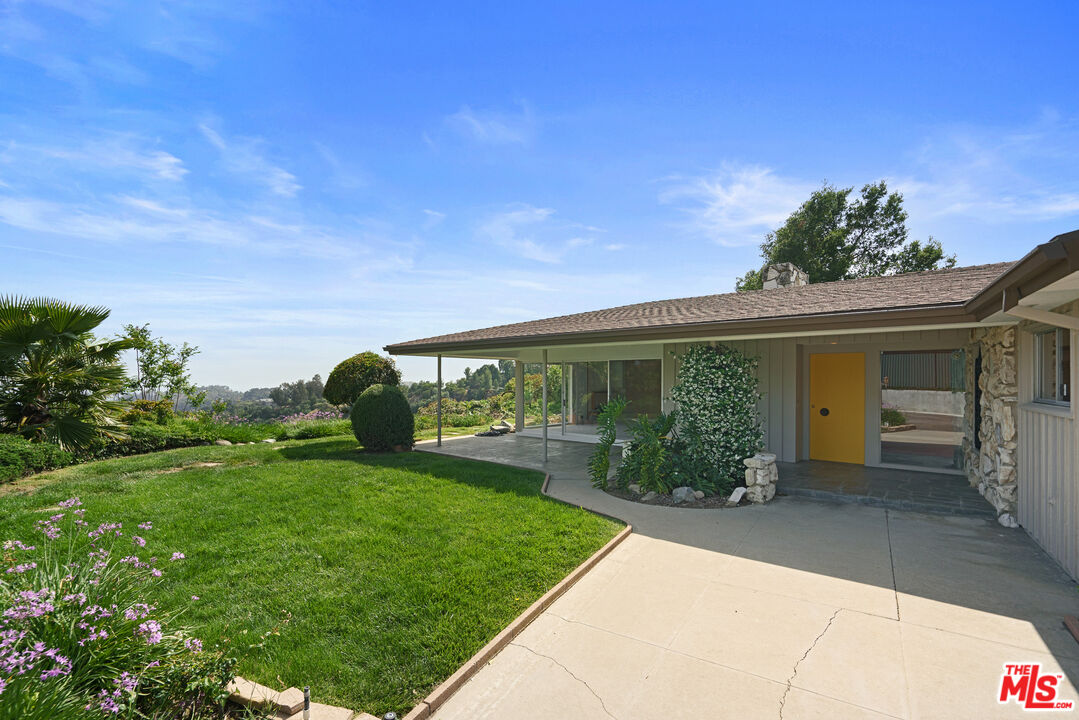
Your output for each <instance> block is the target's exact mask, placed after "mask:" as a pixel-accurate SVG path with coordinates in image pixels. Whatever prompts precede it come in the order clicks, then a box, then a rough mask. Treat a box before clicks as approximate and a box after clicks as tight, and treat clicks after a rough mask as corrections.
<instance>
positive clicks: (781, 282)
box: [764, 263, 809, 290]
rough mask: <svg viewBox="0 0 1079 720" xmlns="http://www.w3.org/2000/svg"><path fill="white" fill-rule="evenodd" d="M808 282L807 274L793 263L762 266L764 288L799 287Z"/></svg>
mask: <svg viewBox="0 0 1079 720" xmlns="http://www.w3.org/2000/svg"><path fill="white" fill-rule="evenodd" d="M808 284H809V275H807V274H806V272H805V270H803V269H801V268H800V267H798V266H797V265H795V264H793V263H776V264H775V265H769V266H768V267H766V268H764V289H765V290H774V289H775V288H781V287H801V286H802V285H808Z"/></svg>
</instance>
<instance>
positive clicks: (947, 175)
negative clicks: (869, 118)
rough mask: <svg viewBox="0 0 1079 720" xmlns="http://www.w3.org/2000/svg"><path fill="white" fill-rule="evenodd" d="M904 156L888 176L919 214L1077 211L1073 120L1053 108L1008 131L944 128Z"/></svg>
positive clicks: (1003, 215) (1006, 217)
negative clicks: (904, 163)
mask: <svg viewBox="0 0 1079 720" xmlns="http://www.w3.org/2000/svg"><path fill="white" fill-rule="evenodd" d="M912 156H913V163H912V167H911V168H910V169H909V170H907V171H906V172H899V173H895V175H894V176H893V177H892V178H891V184H893V185H895V186H896V187H897V188H899V189H901V190H902V191H903V193H904V196H905V197H906V199H907V201H908V205H909V206H910V207H911V208H912V209H913V210H914V211H917V212H919V213H921V214H924V215H925V216H927V217H942V216H964V217H972V218H977V219H979V220H982V221H986V222H1008V221H1032V220H1034V221H1036V220H1054V219H1059V218H1066V217H1073V216H1079V177H1077V176H1076V175H1075V173H1074V162H1075V158H1076V157H1077V156H1079V122H1076V121H1075V120H1066V119H1063V118H1061V117H1060V116H1058V115H1057V114H1056V113H1053V112H1045V113H1044V114H1043V115H1042V116H1041V117H1040V118H1038V119H1037V120H1036V121H1034V122H1033V123H1030V124H1028V125H1026V126H1022V127H1016V128H984V127H954V128H948V129H946V130H943V131H939V132H937V133H934V134H933V135H931V136H930V137H929V138H927V139H926V140H925V141H924V142H923V143H922V144H921V146H920V147H918V148H917V150H916V151H915V152H914V153H912ZM1047 178H1057V180H1054V181H1051V180H1048V179H1047ZM1061 178H1063V179H1062V180H1061Z"/></svg>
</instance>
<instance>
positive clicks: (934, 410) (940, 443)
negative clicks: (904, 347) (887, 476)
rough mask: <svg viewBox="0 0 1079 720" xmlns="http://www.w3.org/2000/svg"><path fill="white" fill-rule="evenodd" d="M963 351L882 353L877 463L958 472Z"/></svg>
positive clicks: (961, 453) (960, 453)
mask: <svg viewBox="0 0 1079 720" xmlns="http://www.w3.org/2000/svg"><path fill="white" fill-rule="evenodd" d="M965 367H966V361H965V359H964V354H963V351H962V350H933V351H919V352H905V351H896V352H885V353H881V413H880V459H881V462H884V463H889V464H894V465H913V466H916V467H926V468H937V469H941V470H944V469H953V470H959V469H962V467H963V452H962V445H963V408H964V405H965V402H964V394H963V378H964V369H965Z"/></svg>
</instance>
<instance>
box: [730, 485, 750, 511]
mask: <svg viewBox="0 0 1079 720" xmlns="http://www.w3.org/2000/svg"><path fill="white" fill-rule="evenodd" d="M745 494H746V489H745V488H744V487H736V488H735V489H734V492H732V493H731V496H730V497H729V498H727V507H734V506H735V505H737V504H738V503H740V502H741V501H742V497H743V496H744V495H745Z"/></svg>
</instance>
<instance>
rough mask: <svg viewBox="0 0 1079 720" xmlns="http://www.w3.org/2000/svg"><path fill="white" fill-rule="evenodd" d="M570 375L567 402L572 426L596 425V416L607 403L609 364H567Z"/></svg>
mask: <svg viewBox="0 0 1079 720" xmlns="http://www.w3.org/2000/svg"><path fill="white" fill-rule="evenodd" d="M566 373H567V374H568V375H569V377H568V379H567V385H566V401H567V403H568V405H569V416H568V417H567V418H566V422H567V423H569V424H570V425H594V424H595V422H596V415H598V414H599V411H600V408H602V407H603V405H604V404H606V402H607V363H606V362H576V363H567V364H566Z"/></svg>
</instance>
